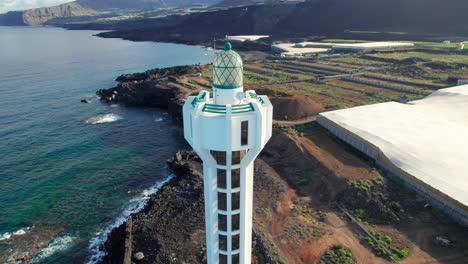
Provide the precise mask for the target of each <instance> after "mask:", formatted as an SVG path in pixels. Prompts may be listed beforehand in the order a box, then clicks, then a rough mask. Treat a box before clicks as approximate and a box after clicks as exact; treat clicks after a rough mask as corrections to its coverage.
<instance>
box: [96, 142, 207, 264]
mask: <svg viewBox="0 0 468 264" xmlns="http://www.w3.org/2000/svg"><path fill="white" fill-rule="evenodd" d="M168 164H169V167H170V168H171V170H173V172H174V173H175V174H176V176H175V177H174V178H173V179H172V180H170V181H169V182H168V183H167V184H166V185H164V187H162V188H161V190H160V191H159V192H158V193H157V194H155V195H153V196H152V197H151V199H150V201H149V202H148V205H147V206H146V207H145V209H144V210H143V211H141V212H139V213H137V214H135V215H132V238H133V241H132V245H133V248H132V256H133V255H134V254H136V253H139V252H141V253H143V255H144V258H143V259H141V260H140V261H138V263H148V264H149V263H203V258H204V254H203V253H201V252H204V243H205V231H204V230H205V224H204V223H205V216H204V205H203V203H204V199H203V180H202V174H201V171H202V167H201V161H200V159H199V158H198V156H196V155H195V154H194V153H192V152H185V151H183V152H178V153H177V154H176V155H175V157H173V158H171V159H170V160H169V161H168ZM124 241H125V224H124V225H121V226H120V227H118V228H115V229H114V230H113V231H112V232H111V234H110V236H109V239H108V241H107V242H106V243H105V250H106V251H107V252H108V255H107V256H106V257H105V258H104V259H103V261H102V262H101V263H122V260H123V257H124Z"/></svg>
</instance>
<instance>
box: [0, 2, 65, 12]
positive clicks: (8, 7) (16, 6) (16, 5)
mask: <svg viewBox="0 0 468 264" xmlns="http://www.w3.org/2000/svg"><path fill="white" fill-rule="evenodd" d="M71 1H73V0H0V14H1V13H6V12H8V11H14V10H23V9H29V8H36V7H45V6H54V5H58V4H63V3H66V2H71Z"/></svg>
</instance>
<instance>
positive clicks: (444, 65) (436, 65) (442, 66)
mask: <svg viewBox="0 0 468 264" xmlns="http://www.w3.org/2000/svg"><path fill="white" fill-rule="evenodd" d="M424 66H426V67H429V68H432V69H436V70H453V69H461V68H464V67H465V68H467V67H468V65H466V64H463V63H448V62H442V61H433V62H428V63H425V64H424Z"/></svg>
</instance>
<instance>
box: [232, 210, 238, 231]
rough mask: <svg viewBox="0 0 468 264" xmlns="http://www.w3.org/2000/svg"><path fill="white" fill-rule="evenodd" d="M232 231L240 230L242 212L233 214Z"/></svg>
mask: <svg viewBox="0 0 468 264" xmlns="http://www.w3.org/2000/svg"><path fill="white" fill-rule="evenodd" d="M231 224H232V229H231V230H232V231H237V230H240V214H235V215H232V223H231Z"/></svg>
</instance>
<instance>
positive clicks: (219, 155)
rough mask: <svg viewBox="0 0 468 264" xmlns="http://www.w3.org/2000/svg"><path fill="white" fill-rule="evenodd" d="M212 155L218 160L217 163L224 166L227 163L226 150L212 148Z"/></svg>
mask: <svg viewBox="0 0 468 264" xmlns="http://www.w3.org/2000/svg"><path fill="white" fill-rule="evenodd" d="M211 155H212V156H213V158H214V159H215V160H216V164H218V165H224V166H225V165H226V151H216V150H212V151H211Z"/></svg>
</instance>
